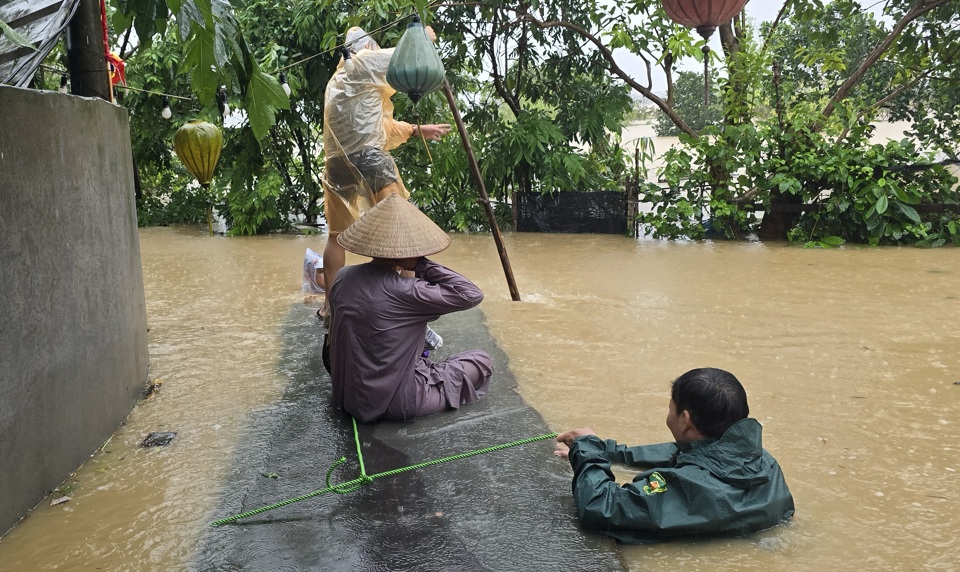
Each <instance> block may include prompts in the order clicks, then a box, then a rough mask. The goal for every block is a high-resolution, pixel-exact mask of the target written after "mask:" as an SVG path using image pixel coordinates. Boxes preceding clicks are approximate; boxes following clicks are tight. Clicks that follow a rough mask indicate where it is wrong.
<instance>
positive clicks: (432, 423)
mask: <svg viewBox="0 0 960 572" xmlns="http://www.w3.org/2000/svg"><path fill="white" fill-rule="evenodd" d="M313 311H314V309H313V308H310V307H307V306H296V307H294V308H293V309H292V310H291V312H290V314H289V315H288V318H287V323H286V324H285V326H284V329H285V332H284V335H283V338H284V339H285V340H296V341H295V342H288V343H287V344H286V347H285V348H284V351H283V355H282V357H281V360H280V363H279V367H280V368H281V370H282V371H284V372H285V373H286V374H287V375H288V376H289V385H288V389H287V391H286V394H285V395H284V397H283V398H282V399H281V400H280V402H278V403H275V404H273V405H272V406H271V407H269V408H267V409H265V410H263V411H261V412H259V413H257V414H256V415H254V416H253V418H252V420H251V423H250V427H249V438H247V439H244V440H243V442H244V444H243V445H241V446H240V447H239V448H238V451H237V457H236V462H235V464H234V468H233V469H232V471H231V474H230V475H229V477H228V482H227V483H226V484H225V486H224V489H223V492H222V495H221V499H220V501H219V502H218V506H217V508H216V510H215V514H212V515H211V518H210V520H211V522H213V521H215V520H219V519H222V518H226V517H229V516H233V515H236V514H240V513H243V512H246V511H250V510H253V509H256V508H259V507H263V506H267V505H272V504H275V503H278V502H280V501H283V500H287V499H291V498H295V497H298V496H300V495H304V494H307V493H310V492H312V491H315V490H319V489H323V488H326V486H327V485H326V474H327V470H328V469H329V467H330V466H331V465H332V464H333V463H335V462H336V461H337V460H338V459H340V458H341V457H346V459H347V460H346V462H345V463H343V464H342V465H340V466H339V467H337V468H336V469H335V470H334V472H333V474H332V475H331V483H333V484H336V483H341V482H346V481H350V480H353V479H356V478H357V477H358V476H360V467H359V462H358V457H357V451H356V444H355V440H354V436H353V427H352V424H351V421H350V418H349V416H348V415H346V414H344V413H342V412H341V411H340V410H339V409H338V408H337V407H336V406H335V405H334V404H333V402H332V400H331V390H330V380H329V377H328V376H327V373H326V371H325V370H324V369H323V366H322V364H321V361H320V352H319V338H320V328H319V325H318V324H317V322H316V319H315V318H314V317H313ZM433 326H434V329H436V330H437V331H438V332H439V333H440V334H441V335H442V336H443V338H444V347H443V348H442V349H440V350H439V351H438V352H435V353H434V356H433V357H436V358H442V357H443V356H446V355H450V354H453V353H456V352H459V351H462V350H465V349H472V348H482V349H484V350H486V351H487V352H489V353H490V355H491V356H492V357H493V359H494V368H495V373H494V379H493V381H492V383H491V387H490V390H489V392H488V394H487V396H486V397H485V398H484V399H483V400H481V401H480V402H478V403H474V404H472V405H468V406H465V407H463V408H462V409H460V410H459V411H454V412H446V413H442V414H439V415H436V416H433V417H430V418H426V419H420V420H417V421H415V422H412V423H388V422H384V423H379V424H372V425H362V424H361V425H358V427H359V434H360V438H361V441H362V449H361V450H362V454H363V463H364V467H365V470H366V474H368V475H375V474H377V473H381V472H384V471H389V470H392V469H397V468H401V467H406V466H409V465H413V464H417V463H422V462H426V461H430V460H434V459H438V458H443V457H448V456H451V455H457V454H460V453H465V452H469V451H474V450H477V449H482V448H485V447H490V446H493V445H499V444H503V443H510V442H513V441H516V440H520V439H526V438H530V437H535V436H539V435H543V434H547V433H550V432H551V430H550V428H549V427H547V425H546V423H544V421H543V419H542V418H541V416H540V414H539V413H538V412H537V411H536V410H534V409H533V408H531V407H530V406H528V405H527V404H526V403H525V402H524V401H523V399H522V398H521V397H520V396H519V394H518V393H517V392H516V391H515V384H516V382H515V379H514V377H513V375H512V373H511V372H510V369H509V365H508V363H507V358H506V355H505V354H504V353H503V352H502V351H501V350H500V349H499V348H498V347H497V346H496V345H495V342H494V340H493V338H492V337H491V336H490V334H489V332H488V331H487V328H486V326H485V325H484V324H483V314H482V312H481V311H480V310H479V309H474V310H470V311H467V312H460V313H457V314H452V315H448V316H445V317H443V318H441V319H440V320H439V321H437V322H436V323H434V324H433ZM291 333H292V334H294V335H288V334H291ZM225 398H229V395H225ZM552 450H553V440H552V439H548V440H544V441H538V442H534V443H528V444H524V445H519V446H516V447H511V448H508V449H504V450H500V451H494V452H489V453H484V454H482V455H477V456H473V457H469V458H466V459H459V460H455V461H450V462H446V463H442V464H438V465H432V466H429V467H423V468H419V469H416V470H412V471H407V472H404V473H400V474H397V475H393V476H388V477H383V478H378V479H376V480H374V481H373V482H371V483H369V484H367V485H365V486H363V487H361V488H360V489H359V490H357V491H355V492H352V493H347V494H335V493H332V492H329V493H325V494H322V495H318V496H315V497H311V498H308V499H305V500H302V501H299V502H296V503H292V504H289V505H286V506H283V507H280V508H277V509H274V510H270V511H267V512H263V513H260V514H257V515H254V516H251V517H248V518H246V519H241V520H237V521H234V522H231V523H228V524H225V525H222V526H216V527H211V528H210V529H209V531H208V532H207V534H206V535H205V536H204V537H203V538H202V540H201V546H200V548H199V551H198V556H197V559H196V561H195V562H194V565H193V568H194V569H195V570H275V571H286V570H291V571H292V570H298V571H301V570H351V571H352V570H390V571H399V570H417V571H431V570H438V571H439V570H443V571H478V570H495V571H501V570H503V571H510V570H531V571H539V570H543V571H550V570H581V571H592V570H597V571H601V570H603V571H606V570H622V569H624V567H623V565H622V564H621V561H620V553H619V550H618V549H617V547H616V546H615V545H614V544H613V543H612V541H610V540H608V539H605V538H602V537H598V536H595V535H592V534H586V533H584V532H583V531H581V530H580V528H579V527H578V524H577V520H576V516H575V511H574V506H573V501H572V498H571V494H570V479H571V476H572V473H571V471H570V468H569V466H568V465H567V463H566V461H564V460H562V459H560V458H559V457H556V456H554V455H553V454H552Z"/></svg>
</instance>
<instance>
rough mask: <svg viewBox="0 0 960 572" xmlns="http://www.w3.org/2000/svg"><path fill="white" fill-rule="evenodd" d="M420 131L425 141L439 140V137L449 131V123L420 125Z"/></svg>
mask: <svg viewBox="0 0 960 572" xmlns="http://www.w3.org/2000/svg"><path fill="white" fill-rule="evenodd" d="M420 133H421V134H423V138H424V139H426V140H427V141H439V140H440V138H441V137H443V136H444V135H446V134H447V133H450V124H449V123H432V124H430V125H421V126H420Z"/></svg>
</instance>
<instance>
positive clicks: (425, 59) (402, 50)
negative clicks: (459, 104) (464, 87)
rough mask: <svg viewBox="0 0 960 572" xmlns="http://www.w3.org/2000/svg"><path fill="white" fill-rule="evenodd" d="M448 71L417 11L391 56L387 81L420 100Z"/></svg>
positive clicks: (411, 97)
mask: <svg viewBox="0 0 960 572" xmlns="http://www.w3.org/2000/svg"><path fill="white" fill-rule="evenodd" d="M445 73H446V72H445V70H444V69H443V62H441V61H440V55H439V54H438V53H437V49H436V48H435V47H434V46H433V42H431V41H430V38H429V37H427V31H426V29H424V27H423V23H421V22H420V16H417V15H414V17H413V20H412V21H411V22H410V24H409V25H408V26H407V30H406V31H405V32H404V33H403V37H401V38H400V41H399V42H398V43H397V47H396V48H395V49H394V51H393V57H391V58H390V66H389V67H388V68H387V83H389V84H390V86H391V87H392V88H393V89H395V90H397V91H400V92H403V93H405V94H407V95H408V96H410V99H411V100H412V101H413V102H414V103H417V102H418V101H420V98H421V97H423V96H424V95H426V94H428V93H430V92H431V91H433V90H435V89H437V88H438V87H440V85H441V84H443V79H444V74H445Z"/></svg>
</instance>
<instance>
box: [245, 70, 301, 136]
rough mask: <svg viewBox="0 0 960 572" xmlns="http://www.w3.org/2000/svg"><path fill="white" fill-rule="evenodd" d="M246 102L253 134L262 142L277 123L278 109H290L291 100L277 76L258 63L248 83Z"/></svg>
mask: <svg viewBox="0 0 960 572" xmlns="http://www.w3.org/2000/svg"><path fill="white" fill-rule="evenodd" d="M245 104H246V108H247V117H248V118H249V119H250V127H251V128H252V129H253V135H254V136H255V137H256V138H257V141H261V142H262V141H263V138H264V137H266V135H267V133H269V131H270V128H271V127H273V126H274V125H276V123H277V118H276V112H277V109H290V100H289V99H288V98H287V94H286V93H284V92H283V88H282V87H280V82H279V81H277V78H275V77H274V76H272V75H270V74H268V73H265V72H263V71H262V70H261V69H260V68H259V67H258V66H257V65H256V64H254V66H253V73H252V74H251V75H250V83H248V84H247V97H246V100H245Z"/></svg>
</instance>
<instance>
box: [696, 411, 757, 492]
mask: <svg viewBox="0 0 960 572" xmlns="http://www.w3.org/2000/svg"><path fill="white" fill-rule="evenodd" d="M762 432H763V427H762V426H761V425H760V423H759V422H758V421H757V420H756V419H749V418H748V419H742V420H740V421H737V422H736V423H734V424H733V425H731V426H730V428H729V429H727V430H726V432H724V434H723V435H722V436H721V437H720V438H719V439H706V440H703V441H693V442H690V443H682V444H680V443H678V444H677V447H678V449H679V450H680V454H679V455H678V456H677V466H683V465H695V466H697V467H701V468H703V469H706V470H707V471H710V473H711V474H712V475H713V476H715V477H717V478H718V479H719V480H721V481H723V482H725V483H728V484H730V485H733V486H735V487H737V488H740V489H749V488H751V487H754V486H756V485H760V484H763V483H766V482H767V481H769V480H770V476H769V475H770V467H768V466H767V465H768V463H767V462H766V460H765V459H764V457H763V440H762V436H761V435H762Z"/></svg>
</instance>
